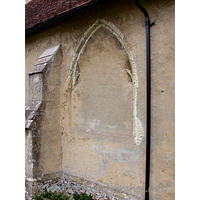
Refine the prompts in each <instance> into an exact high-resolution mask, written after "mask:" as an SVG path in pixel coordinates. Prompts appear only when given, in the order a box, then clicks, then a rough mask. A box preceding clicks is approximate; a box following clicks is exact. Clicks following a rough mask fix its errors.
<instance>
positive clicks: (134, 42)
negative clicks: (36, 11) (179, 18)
mask: <svg viewBox="0 0 200 200" xmlns="http://www.w3.org/2000/svg"><path fill="white" fill-rule="evenodd" d="M141 4H142V5H143V6H144V7H145V8H146V9H147V11H148V13H149V16H150V20H151V22H155V25H154V26H152V27H151V65H152V136H151V140H152V142H151V145H152V146H151V175H150V183H151V189H152V191H151V192H150V198H151V199H174V196H175V194H174V184H175V182H174V178H175V177H174V173H175V171H174V169H175V164H174V163H175V161H174V153H175V147H174V145H175V141H174V140H175V136H174V120H175V119H174V89H175V86H174V84H175V82H174V74H175V70H174V46H175V44H174V23H175V22H174V4H175V2H174V1H161V0H160V1H156V0H151V1H141ZM83 16H84V17H83ZM97 19H104V20H106V21H108V22H111V23H112V24H114V25H115V26H116V27H117V28H118V29H119V30H120V31H121V32H122V33H123V35H124V36H125V38H126V41H127V45H128V47H129V51H130V52H131V54H132V55H133V60H134V63H135V65H136V70H137V76H138V88H137V104H136V105H137V117H138V119H139V120H140V123H141V126H142V127H143V128H144V129H145V121H146V104H145V103H146V102H145V101H146V87H145V86H146V43H145V42H146V41H145V38H146V37H145V36H146V33H145V24H144V16H143V14H142V13H141V11H140V10H139V9H138V8H137V7H136V6H135V4H134V2H133V1H129V0H125V1H113V0H112V1H109V2H106V1H102V2H100V3H98V4H96V5H94V6H92V7H91V8H88V9H86V10H84V11H81V12H80V13H79V14H75V15H73V16H71V17H70V18H68V19H66V20H64V21H63V22H60V23H58V24H57V25H54V26H50V27H49V28H47V29H46V30H44V31H40V32H39V33H37V34H34V35H32V36H27V37H26V70H25V77H26V102H27V101H28V95H29V89H28V72H29V71H30V70H31V69H32V66H33V65H34V63H35V62H36V61H37V60H38V57H39V56H40V55H41V54H42V52H43V51H44V50H46V49H47V48H51V47H53V46H56V45H59V44H62V54H63V58H62V63H61V66H60V67H61V73H60V75H58V74H57V73H56V70H55V71H54V72H53V74H52V79H51V80H53V76H55V77H56V78H58V79H59V80H60V85H59V86H58V90H57V91H59V95H58V94H57V95H58V96H56V99H57V101H56V104H55V105H54V106H53V108H55V109H56V112H54V114H52V113H51V109H49V110H48V113H46V114H47V115H46V116H48V117H47V118H46V119H44V120H43V121H42V122H41V123H43V126H44V127H45V131H43V133H42V134H43V136H42V137H44V138H45V139H44V140H43V141H44V144H45V142H46V143H48V138H51V135H48V133H50V131H48V130H51V126H52V125H53V124H54V122H55V121H57V122H59V125H57V126H54V127H55V129H56V130H55V132H54V133H55V134H54V135H52V138H54V137H55V138H60V141H61V142H60V143H56V144H55V143H54V144H52V145H51V146H50V149H45V150H44V151H42V152H43V154H42V155H43V156H44V157H45V156H52V159H49V162H47V163H45V166H46V167H45V170H44V173H50V172H52V171H60V170H61V169H62V170H63V173H65V174H68V175H73V176H76V177H80V178H83V179H86V180H89V181H92V182H95V183H98V184H100V185H108V186H109V187H111V188H112V187H120V186H123V187H129V188H130V187H131V186H132V187H135V188H137V187H139V190H137V191H135V190H129V191H128V192H127V193H130V194H132V195H133V196H135V197H136V199H143V197H144V189H143V187H144V184H145V182H144V181H145V148H146V147H145V144H146V142H145V140H146V137H143V138H142V141H141V143H140V144H139V145H136V144H135V143H134V139H135V138H134V136H133V132H132V129H133V126H134V125H133V124H132V121H133V120H132V119H133V116H132V110H133V104H132V101H133V87H132V85H131V84H132V83H131V80H130V77H129V76H128V74H127V72H126V70H125V69H130V63H129V62H128V58H127V55H126V53H125V51H124V49H123V48H121V46H120V44H119V41H118V40H117V39H116V37H114V36H113V34H112V33H110V32H109V31H108V30H106V29H103V28H101V29H99V30H98V31H97V32H96V33H95V34H94V35H93V37H92V38H91V39H90V40H89V41H88V43H87V45H86V49H85V51H84V52H83V54H82V55H81V56H80V58H79V61H78V67H79V69H80V76H79V78H78V84H77V85H76V86H75V87H74V89H72V90H71V89H70V88H69V85H68V81H67V80H68V76H69V74H70V70H69V69H70V65H71V62H72V58H73V55H74V53H75V51H76V48H77V46H78V44H79V42H80V40H81V39H82V38H83V35H84V33H85V32H86V31H87V30H88V28H89V27H91V26H92V24H94V23H95V21H96V20H97ZM51 70H53V68H51ZM47 81H48V80H47ZM52 83H53V82H52ZM53 93H54V92H53V91H51V90H48V95H50V96H51V95H52V94H53ZM59 145H60V148H62V149H59V147H58V146H59ZM44 146H45V145H44ZM54 154H55V155H57V156H58V157H59V158H60V159H59V160H61V161H62V162H61V163H59V164H58V163H57V164H55V161H54V159H53V157H54ZM41 165H42V163H41ZM61 165H62V167H61ZM163 186H164V187H163Z"/></svg>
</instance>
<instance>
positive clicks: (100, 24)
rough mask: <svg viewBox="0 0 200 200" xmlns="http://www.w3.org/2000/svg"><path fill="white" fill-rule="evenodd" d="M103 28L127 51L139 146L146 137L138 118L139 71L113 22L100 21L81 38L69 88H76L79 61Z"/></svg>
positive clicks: (74, 57) (74, 56)
mask: <svg viewBox="0 0 200 200" xmlns="http://www.w3.org/2000/svg"><path fill="white" fill-rule="evenodd" d="M101 27H103V28H105V29H107V30H108V31H110V32H111V33H112V34H113V35H114V36H115V37H116V38H117V40H118V41H119V42H120V44H121V45H122V47H123V49H124V50H125V52H126V55H127V57H128V60H129V63H130V69H131V70H128V69H126V71H127V73H128V74H129V76H130V78H131V81H132V84H133V136H134V143H135V144H136V145H139V144H140V143H141V141H142V139H143V137H144V132H145V131H144V128H143V127H142V124H141V122H140V120H139V119H138V118H137V88H138V75H137V69H136V66H135V63H134V61H133V56H132V54H131V52H130V51H129V49H128V45H127V44H126V40H125V37H124V35H123V34H122V33H121V31H120V30H119V29H118V28H117V27H116V26H115V25H114V24H112V23H111V22H108V21H106V20H104V19H98V20H96V22H95V23H94V24H93V25H92V26H90V27H89V28H88V30H87V31H86V32H85V34H84V36H83V37H82V38H81V40H80V42H79V44H78V46H77V48H76V50H75V53H74V55H73V58H72V62H71V65H70V75H69V77H68V88H72V89H73V88H74V87H75V86H76V84H77V79H78V77H79V76H80V70H79V67H78V64H77V63H78V60H79V58H80V55H81V54H82V53H83V52H84V49H85V47H86V45H87V42H88V41H89V39H90V38H91V37H92V36H93V35H94V33H95V32H96V31H97V30H98V29H99V28H101Z"/></svg>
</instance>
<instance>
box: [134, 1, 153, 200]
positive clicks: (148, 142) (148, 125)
mask: <svg viewBox="0 0 200 200" xmlns="http://www.w3.org/2000/svg"><path fill="white" fill-rule="evenodd" d="M135 4H136V6H137V7H138V8H139V9H140V10H141V11H142V12H143V13H144V16H145V26H146V65H147V66H146V73H147V74H146V76H147V77H146V78H147V105H146V107H147V108H146V109H147V118H146V177H145V200H149V185H150V184H149V183H150V149H151V65H150V26H151V25H154V23H152V24H150V20H149V14H148V12H147V11H146V9H145V8H144V7H143V6H142V5H141V4H140V3H139V1H138V0H135Z"/></svg>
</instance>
